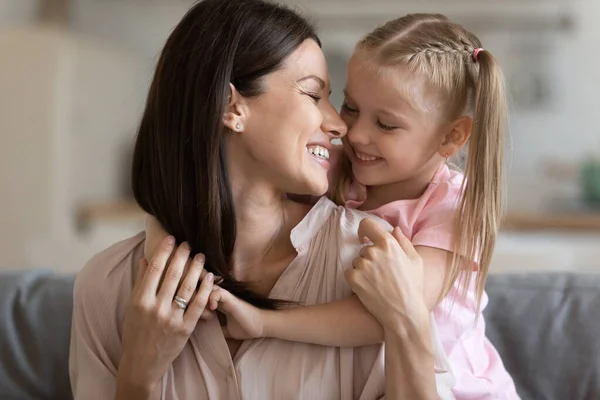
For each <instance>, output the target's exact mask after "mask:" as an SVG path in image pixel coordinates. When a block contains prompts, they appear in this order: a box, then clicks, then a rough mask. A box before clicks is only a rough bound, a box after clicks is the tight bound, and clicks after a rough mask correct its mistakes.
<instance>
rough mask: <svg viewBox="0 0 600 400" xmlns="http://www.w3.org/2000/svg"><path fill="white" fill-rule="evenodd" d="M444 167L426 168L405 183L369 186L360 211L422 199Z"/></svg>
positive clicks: (439, 165)
mask: <svg viewBox="0 0 600 400" xmlns="http://www.w3.org/2000/svg"><path fill="white" fill-rule="evenodd" d="M443 166H444V164H438V165H435V166H434V167H433V168H432V167H429V168H425V169H423V170H422V171H420V172H419V173H418V174H416V175H414V176H413V177H411V178H409V179H405V180H403V181H399V182H392V183H389V184H386V185H379V186H367V199H366V200H365V202H364V203H363V204H362V205H361V207H360V209H361V210H365V211H368V210H374V209H376V208H379V207H381V206H383V205H385V204H389V203H392V202H394V201H399V200H412V199H418V198H420V197H421V196H422V195H423V193H425V191H426V190H427V188H428V187H429V184H430V183H431V181H432V179H433V178H434V176H435V175H436V174H437V172H438V171H439V170H440V168H442V167H443Z"/></svg>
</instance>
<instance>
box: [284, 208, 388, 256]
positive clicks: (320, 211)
mask: <svg viewBox="0 0 600 400" xmlns="http://www.w3.org/2000/svg"><path fill="white" fill-rule="evenodd" d="M365 218H369V219H372V220H375V221H377V222H378V223H379V224H381V226H382V227H383V228H384V229H387V230H390V231H391V229H392V227H391V225H390V224H389V223H387V222H386V221H385V220H383V219H381V218H379V217H377V216H375V215H373V214H369V213H366V212H364V211H360V210H356V209H351V208H346V207H344V206H338V205H336V204H335V203H334V202H333V201H331V200H330V199H328V198H327V197H321V198H320V199H319V200H318V201H317V203H316V204H315V205H313V206H312V207H311V208H310V210H309V212H308V214H306V216H305V217H304V219H303V220H302V221H301V222H300V223H299V224H298V225H297V226H296V227H295V228H294V229H293V230H292V243H294V245H295V246H296V248H298V247H300V246H301V245H303V244H305V243H307V242H308V241H309V240H310V239H313V238H315V237H318V238H320V240H319V242H323V241H330V240H331V239H334V238H335V239H337V238H347V237H350V238H356V239H357V243H359V241H358V235H357V234H358V226H359V225H360V221H362V220H363V219H365Z"/></svg>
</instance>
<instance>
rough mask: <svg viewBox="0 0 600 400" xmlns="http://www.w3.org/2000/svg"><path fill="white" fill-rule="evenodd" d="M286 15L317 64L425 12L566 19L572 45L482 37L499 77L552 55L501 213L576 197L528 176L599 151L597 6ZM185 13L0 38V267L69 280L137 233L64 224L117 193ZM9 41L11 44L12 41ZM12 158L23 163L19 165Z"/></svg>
mask: <svg viewBox="0 0 600 400" xmlns="http://www.w3.org/2000/svg"><path fill="white" fill-rule="evenodd" d="M298 2H301V3H302V4H303V6H302V8H303V9H305V10H307V11H308V12H310V13H312V14H313V15H316V19H317V20H318V25H319V28H320V31H321V33H322V38H323V41H324V48H325V50H326V52H336V53H340V54H341V57H342V59H343V57H344V56H345V55H346V56H347V55H348V54H349V51H351V49H352V46H353V44H354V42H355V41H356V40H357V39H358V38H359V37H360V36H361V35H362V34H363V33H365V32H366V31H367V30H369V29H371V28H372V27H373V26H374V25H376V24H377V23H378V22H380V21H384V20H385V19H387V18H388V17H389V16H392V15H402V14H403V13H407V12H413V11H429V12H432V11H435V12H443V13H447V14H449V15H450V16H451V17H455V18H458V19H459V20H460V19H461V18H464V17H465V16H466V17H468V16H469V15H474V14H475V13H476V12H480V11H481V10H484V11H486V10H487V11H486V12H488V13H495V14H498V15H501V14H500V13H501V12H510V10H513V11H514V12H516V13H517V14H518V13H519V12H523V13H525V12H530V13H534V14H535V13H537V14H540V13H542V12H544V13H547V14H552V13H557V12H559V11H560V10H562V9H567V10H568V9H571V8H572V10H573V12H574V15H575V17H576V27H575V30H574V31H571V32H554V33H553V32H544V33H542V34H539V35H537V36H536V35H535V34H534V35H531V34H517V33H515V32H508V33H506V32H505V33H492V32H487V33H483V34H482V36H483V39H484V42H485V43H486V47H487V48H489V49H491V50H492V51H493V52H494V54H496V55H497V56H498V58H499V59H500V60H501V62H502V63H503V64H504V63H510V62H511V61H514V59H515V58H518V57H521V55H522V54H523V53H518V54H521V55H517V53H515V50H514V48H515V46H514V45H515V44H516V45H517V47H516V48H518V47H519V45H521V44H527V43H529V44H531V43H534V44H535V43H536V42H538V41H539V42H540V43H543V42H544V41H547V40H549V43H551V45H550V47H549V50H548V52H547V54H545V55H544V56H543V59H542V60H539V62H540V63H541V65H540V66H539V68H547V69H548V71H549V72H548V73H549V74H550V76H551V79H552V80H553V81H552V87H553V90H554V92H553V93H554V95H553V100H552V102H551V104H550V105H549V106H548V107H546V108H545V109H541V110H514V111H515V112H514V113H513V117H512V120H511V139H512V152H511V154H510V156H509V157H508V160H509V161H510V163H509V165H508V170H509V174H508V181H509V201H510V206H511V207H512V208H520V209H524V208H526V209H527V208H528V209H537V208H539V207H540V206H542V205H543V204H544V203H545V202H546V201H547V199H548V198H552V197H555V196H560V195H563V194H564V195H566V196H567V197H569V196H570V197H575V196H576V194H577V188H576V185H567V186H559V185H549V182H548V180H547V179H546V178H545V177H544V176H543V174H542V171H541V167H540V164H541V163H542V161H543V159H544V157H546V156H559V157H563V158H565V159H566V160H567V161H577V160H579V159H580V157H581V156H582V155H584V154H586V153H588V152H593V151H596V152H600V134H599V132H600V126H598V125H600V121H597V120H596V118H595V116H596V114H597V111H596V109H597V108H598V107H597V104H598V101H597V97H598V93H599V92H600V90H599V89H600V72H598V70H597V68H596V63H597V59H598V57H600V56H599V55H597V54H596V52H595V49H596V48H598V45H599V44H600V43H597V42H600V25H599V24H598V20H600V19H599V17H600V2H597V1H595V0H578V1H575V2H567V1H544V0H538V1H531V2H528V3H522V2H518V1H504V2H501V3H500V4H498V3H492V2H474V1H469V0H465V1H458V2H455V3H453V5H452V6H448V5H447V4H448V3H444V2H441V1H438V2H428V3H427V5H423V4H421V3H419V4H416V3H414V2H408V3H407V2H402V3H401V2H397V1H391V0H390V1H385V0H380V2H379V4H380V6H373V3H372V2H368V3H367V2H360V1H357V0H353V1H351V0H343V1H342V0H337V1H335V0H329V1H325V0H323V1H315V0H299V1H296V3H298ZM35 3H36V2H35V1H33V0H18V1H11V0H4V1H3V0H0V26H3V25H4V26H5V27H6V26H8V25H11V26H17V25H24V24H26V23H28V22H30V21H32V20H33V16H34V15H35V5H36V4H35ZM191 3H192V2H191V1H188V0H180V1H177V2H167V1H166V0H165V1H162V2H159V1H157V0H155V1H149V2H143V1H135V2H133V1H132V2H129V1H117V0H114V1H109V0H106V1H96V0H74V7H73V10H72V11H73V17H74V22H73V26H72V28H73V30H74V31H75V32H77V35H76V36H69V37H65V36H61V34H58V33H50V32H47V31H35V30H33V31H31V32H29V31H22V30H17V31H15V30H8V29H7V28H5V29H4V30H2V31H0V54H2V55H3V57H2V61H1V62H0V92H1V93H7V91H8V90H10V92H11V93H14V96H10V97H7V96H4V95H3V96H0V135H2V147H1V148H0V191H1V192H0V194H1V197H2V208H1V209H0V238H2V239H3V242H2V243H0V264H12V265H19V266H21V265H25V264H30V265H36V264H37V265H39V264H40V263H41V262H43V261H45V260H48V263H50V264H52V263H57V264H60V263H61V257H62V259H63V260H64V252H65V251H67V250H66V249H69V248H70V247H69V246H79V250H78V252H75V253H71V254H70V255H69V260H70V261H69V266H68V269H73V268H77V266H79V265H81V264H82V262H83V261H82V260H85V259H86V258H87V257H88V256H89V255H91V253H92V252H93V251H96V250H99V249H100V248H101V247H103V246H105V245H106V244H108V243H110V242H111V241H114V240H118V239H120V238H121V237H124V236H126V235H128V234H130V233H131V232H133V231H134V230H135V229H136V226H129V225H128V226H126V227H123V228H122V229H121V228H118V229H117V228H114V227H106V229H103V230H102V232H103V233H95V234H92V235H91V236H90V237H84V238H81V237H79V236H77V232H76V231H75V228H74V226H73V225H74V222H75V218H74V212H75V210H76V206H77V205H78V204H80V203H82V202H84V201H87V200H105V199H112V198H115V197H118V196H120V195H121V194H122V192H123V185H124V183H126V182H127V179H128V177H127V176H124V174H128V171H127V161H128V160H127V157H126V155H125V152H126V151H127V149H128V145H130V144H131V143H132V141H133V138H134V134H135V129H136V127H137V121H138V119H139V116H140V113H141V110H142V105H143V102H144V100H145V96H146V90H147V86H148V83H149V80H150V78H151V75H152V72H153V67H154V64H155V62H156V57H157V54H158V53H159V51H160V48H161V46H162V44H163V43H164V40H165V39H166V37H167V35H168V34H169V32H170V30H171V29H172V27H173V26H174V25H175V24H176V23H177V22H178V21H179V19H180V18H181V16H182V15H183V14H184V12H185V11H186V10H187V9H188V7H189V4H191ZM457 4H458V5H457ZM500 8H502V9H503V10H500ZM352 10H354V11H352ZM357 10H358V11H357ZM507 10H508V11H507ZM356 12H360V13H361V14H360V15H361V18H360V19H358V20H355V21H354V22H352V23H350V24H349V23H344V19H342V18H341V16H342V15H343V13H356ZM319 16H320V17H319ZM15 35H22V37H19V38H18V40H17V39H16V36H15ZM9 54H10V55H13V56H7V55H9ZM540 57H541V56H540ZM535 61H536V60H535V59H534V60H532V61H531V62H532V63H533V62H535ZM537 67H538V66H536V68H537ZM339 70H340V71H342V70H343V66H340V68H339ZM340 71H338V72H336V71H332V74H333V75H334V76H332V81H333V83H334V90H335V91H337V93H336V94H334V100H335V101H336V102H337V103H339V99H340V95H339V91H340V90H341V87H342V85H343V81H344V78H343V71H342V72H340ZM49 148H51V149H52V151H51V152H48V151H47V149H49ZM16 149H22V150H25V151H23V152H22V153H21V154H17V152H16ZM23 182H27V184H24V183H23ZM24 210H26V211H24ZM5 238H6V239H5ZM26 253H27V254H26ZM51 253H52V254H51ZM61 253H62V254H61Z"/></svg>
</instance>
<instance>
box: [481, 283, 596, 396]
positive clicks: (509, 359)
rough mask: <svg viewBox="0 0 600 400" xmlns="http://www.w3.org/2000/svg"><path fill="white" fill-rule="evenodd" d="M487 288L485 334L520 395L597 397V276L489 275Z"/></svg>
mask: <svg viewBox="0 0 600 400" xmlns="http://www.w3.org/2000/svg"><path fill="white" fill-rule="evenodd" d="M486 291H487V293H488V295H489V298H490V301H489V305H488V307H487V309H486V310H485V318H486V322H487V330H486V334H487V336H488V337H489V339H490V340H491V341H492V342H493V343H494V345H495V346H496V348H497V349H498V351H499V352H500V354H501V355H502V359H503V361H504V364H505V366H506V368H507V370H508V371H509V372H510V373H511V374H512V376H513V378H514V380H515V384H516V386H517V390H518V392H519V394H520V395H521V396H522V398H523V400H529V399H532V400H533V399H536V400H537V399H545V400H553V399H556V400H565V399H578V400H585V399H590V400H591V399H600V318H599V315H600V314H599V313H600V275H582V274H560V273H544V274H541V273H540V274H527V275H493V276H490V278H489V280H488V284H487V286H486Z"/></svg>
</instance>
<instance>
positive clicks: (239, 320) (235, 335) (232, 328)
mask: <svg viewBox="0 0 600 400" xmlns="http://www.w3.org/2000/svg"><path fill="white" fill-rule="evenodd" d="M209 307H210V310H213V311H214V310H219V311H221V312H222V313H223V314H225V316H226V317H227V323H226V325H225V326H224V333H225V337H227V338H231V339H237V340H247V339H256V338H260V337H265V336H266V317H267V313H268V312H269V311H267V310H261V309H259V308H257V307H254V306H253V305H251V304H249V303H247V302H245V301H244V300H241V299H239V298H237V297H235V296H234V295H232V294H231V293H229V292H228V291H227V290H225V289H223V288H220V287H215V290H213V292H212V293H211V294H210V298H209Z"/></svg>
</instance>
